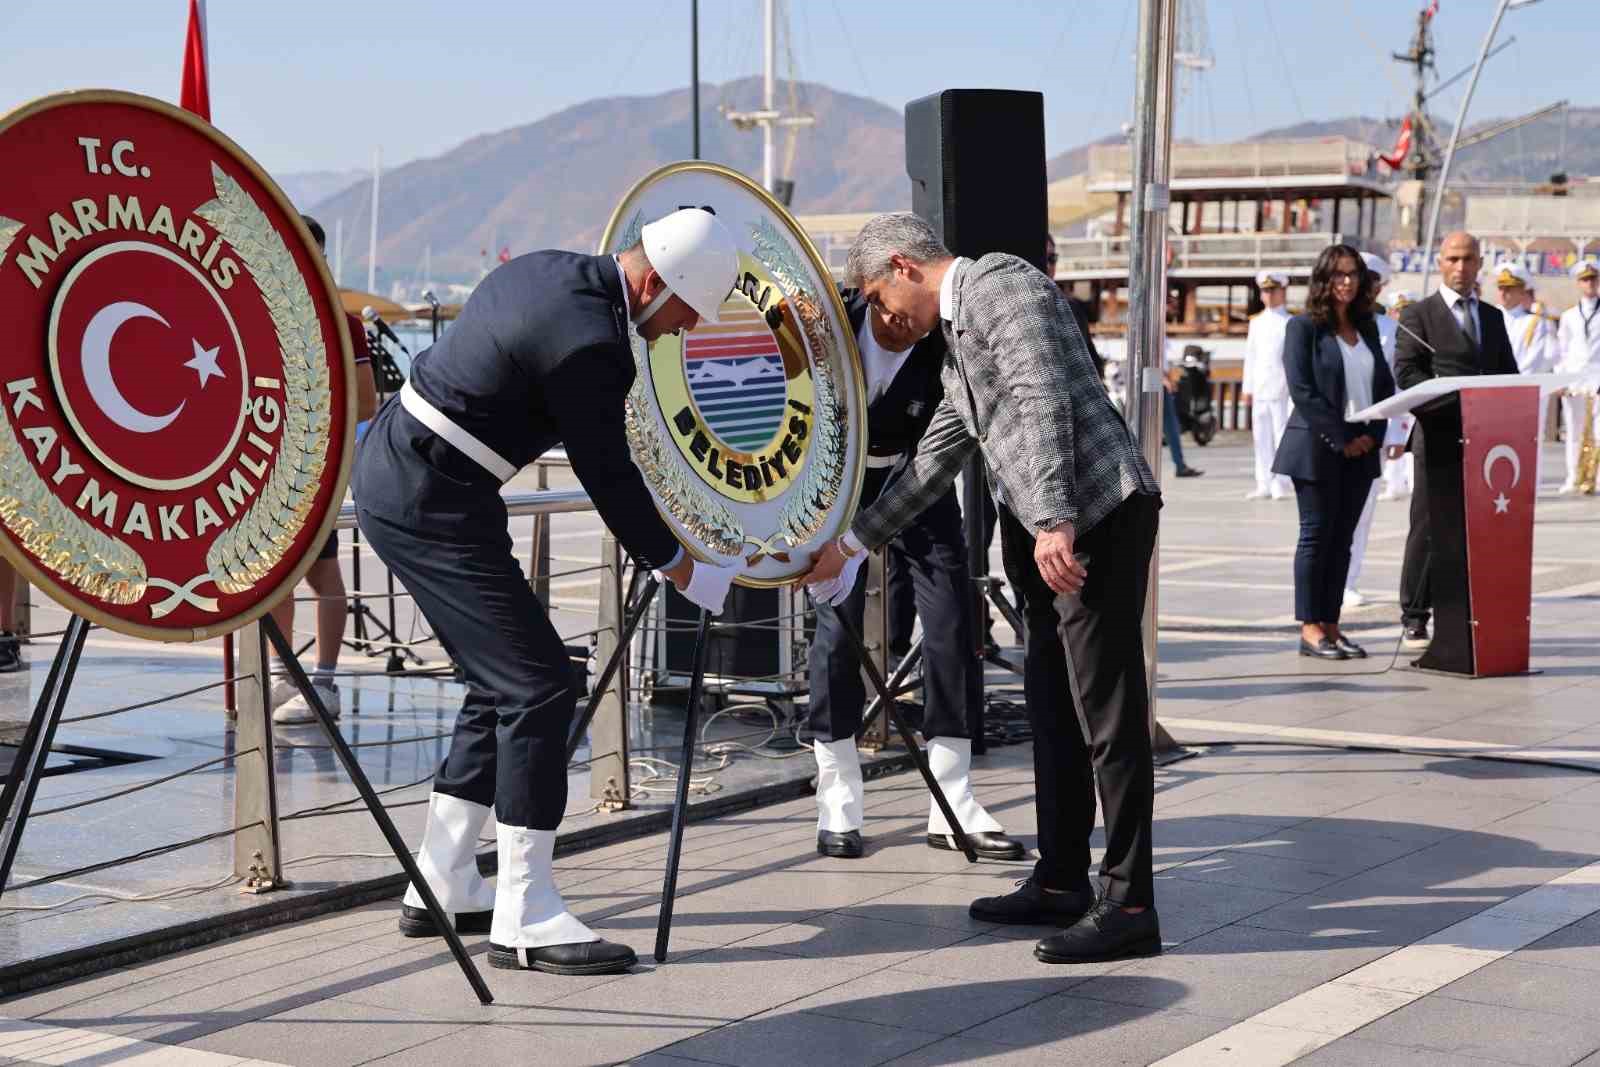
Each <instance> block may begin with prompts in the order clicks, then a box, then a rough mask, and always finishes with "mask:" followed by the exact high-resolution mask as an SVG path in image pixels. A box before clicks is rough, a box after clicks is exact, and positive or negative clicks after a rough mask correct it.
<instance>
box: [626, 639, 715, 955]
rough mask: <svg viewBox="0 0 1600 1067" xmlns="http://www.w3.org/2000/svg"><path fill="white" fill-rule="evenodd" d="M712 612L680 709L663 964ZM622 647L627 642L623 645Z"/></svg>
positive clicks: (660, 925)
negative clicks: (680, 746)
mask: <svg viewBox="0 0 1600 1067" xmlns="http://www.w3.org/2000/svg"><path fill="white" fill-rule="evenodd" d="M710 630H711V612H709V611H707V610H705V609H704V608H701V609H700V628H699V629H698V630H696V631H695V635H694V667H693V669H692V670H691V672H690V674H689V699H688V700H687V701H685V702H684V706H683V751H682V753H681V754H680V756H679V760H678V795H677V797H676V799H675V800H674V801H673V804H672V837H671V839H670V840H669V841H668V842H667V873H666V877H665V878H664V879H663V881H662V883H661V916H660V918H658V919H657V920H656V962H657V963H665V962H666V959H667V941H668V940H669V939H670V938H671V937H672V905H673V902H674V900H675V899H676V898H677V895H678V861H679V860H680V859H682V857H683V827H684V824H685V823H686V822H687V821H688V819H689V778H690V776H691V775H692V774H693V772H694V747H695V730H696V728H697V727H698V725H699V718H700V694H701V693H702V692H703V691H704V689H705V684H706V646H707V645H708V644H710V642H709V641H708V640H707V637H708V635H709V633H710ZM622 647H623V648H626V647H627V642H623V644H622Z"/></svg>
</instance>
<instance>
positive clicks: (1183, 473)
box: [1178, 467, 1205, 478]
mask: <svg viewBox="0 0 1600 1067" xmlns="http://www.w3.org/2000/svg"><path fill="white" fill-rule="evenodd" d="M1204 473H1205V471H1203V470H1201V469H1200V468H1199V467H1179V468H1178V477H1180V478H1198V477H1200V476H1201V475H1202V474H1204Z"/></svg>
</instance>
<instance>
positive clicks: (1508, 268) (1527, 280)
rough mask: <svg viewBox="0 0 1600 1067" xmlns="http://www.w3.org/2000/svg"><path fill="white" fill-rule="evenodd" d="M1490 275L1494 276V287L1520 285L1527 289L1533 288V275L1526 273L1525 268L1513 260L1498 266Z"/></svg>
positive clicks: (1526, 269)
mask: <svg viewBox="0 0 1600 1067" xmlns="http://www.w3.org/2000/svg"><path fill="white" fill-rule="evenodd" d="M1491 273H1492V274H1493V275H1494V283H1495V284H1496V285H1501V286H1506V285H1520V286H1523V287H1525V288H1529V289H1531V288H1532V287H1533V275H1531V274H1529V273H1528V268H1527V267H1524V266H1523V265H1522V264H1521V263H1518V262H1516V261H1515V260H1507V261H1506V262H1504V263H1501V264H1498V265H1497V266H1496V267H1495V268H1494V270H1493V271H1492V272H1491Z"/></svg>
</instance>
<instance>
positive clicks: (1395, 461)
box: [1378, 289, 1417, 500]
mask: <svg viewBox="0 0 1600 1067" xmlns="http://www.w3.org/2000/svg"><path fill="white" fill-rule="evenodd" d="M1416 302H1417V294H1416V292H1415V291H1414V290H1411V289H1401V290H1399V291H1398V292H1394V293H1390V294H1389V302H1388V305H1387V307H1388V312H1389V314H1388V316H1387V317H1388V319H1389V320H1390V321H1391V322H1394V323H1396V324H1397V325H1396V328H1397V329H1398V323H1399V321H1400V312H1402V311H1404V310H1405V309H1406V308H1407V307H1409V306H1410V305H1412V304H1415V303H1416ZM1391 421H1392V424H1393V428H1394V429H1395V433H1396V436H1398V437H1399V438H1400V441H1401V443H1400V444H1397V445H1390V444H1386V445H1384V448H1383V478H1382V481H1383V488H1382V489H1380V490H1379V491H1378V499H1379V500H1399V499H1400V498H1401V497H1403V496H1407V495H1409V494H1410V492H1411V485H1412V478H1411V472H1412V463H1413V462H1414V461H1413V459H1412V457H1411V453H1410V452H1407V451H1406V446H1405V440H1406V438H1407V437H1408V436H1410V434H1411V416H1410V415H1402V416H1400V417H1399V418H1397V419H1394V420H1391Z"/></svg>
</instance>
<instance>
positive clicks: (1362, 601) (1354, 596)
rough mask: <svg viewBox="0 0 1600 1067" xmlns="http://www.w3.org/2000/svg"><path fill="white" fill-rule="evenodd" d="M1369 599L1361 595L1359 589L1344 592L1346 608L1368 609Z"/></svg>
mask: <svg viewBox="0 0 1600 1067" xmlns="http://www.w3.org/2000/svg"><path fill="white" fill-rule="evenodd" d="M1366 605H1367V598H1366V597H1364V596H1362V595H1361V590H1359V589H1346V590H1345V591H1344V606H1345V607H1347V608H1362V607H1366Z"/></svg>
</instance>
